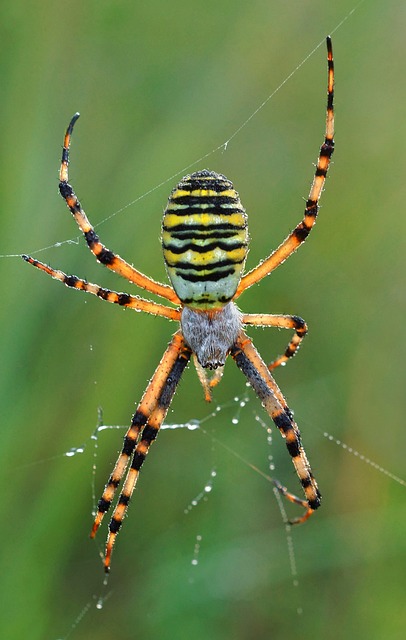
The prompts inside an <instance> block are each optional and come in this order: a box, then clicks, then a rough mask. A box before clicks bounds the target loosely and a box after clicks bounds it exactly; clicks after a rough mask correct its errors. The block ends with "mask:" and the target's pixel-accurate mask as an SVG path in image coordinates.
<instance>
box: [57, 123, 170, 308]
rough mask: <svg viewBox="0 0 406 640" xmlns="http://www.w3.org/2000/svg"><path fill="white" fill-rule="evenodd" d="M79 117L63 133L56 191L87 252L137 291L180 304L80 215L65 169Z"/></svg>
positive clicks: (164, 286) (79, 206)
mask: <svg viewBox="0 0 406 640" xmlns="http://www.w3.org/2000/svg"><path fill="white" fill-rule="evenodd" d="M78 118H79V114H78V113H75V115H74V116H73V118H72V120H71V121H70V123H69V126H68V128H67V130H66V133H65V138H64V145H63V151H62V163H61V168H60V172H59V180H60V182H59V191H60V194H61V196H62V198H63V199H64V200H65V202H66V204H67V205H68V207H69V209H70V211H71V213H72V215H73V217H74V218H75V220H76V222H77V224H78V226H79V228H80V229H81V231H82V232H83V235H84V236H85V240H86V242H87V245H88V247H89V249H90V251H91V252H92V253H93V254H94V255H95V256H96V258H97V260H98V261H99V262H101V263H102V264H104V265H105V266H106V267H108V268H109V269H111V270H112V271H114V272H115V273H118V274H119V275H120V276H123V278H126V280H129V282H133V283H134V284H136V285H137V286H138V287H141V288H142V289H146V290H147V291H149V292H150V293H155V294H156V295H158V296H161V297H162V298H166V300H169V301H170V302H173V303H175V304H178V303H179V302H180V300H179V298H178V296H177V295H176V293H175V292H174V291H173V289H172V288H171V287H169V286H168V285H166V284H161V283H160V282H156V281H155V280H153V279H152V278H149V277H148V276H145V275H144V274H143V273H141V272H140V271H137V269H134V267H132V266H131V265H130V264H128V262H126V261H125V260H123V259H122V258H120V256H118V255H115V254H114V253H113V252H112V251H110V250H109V249H107V248H106V247H105V246H104V245H103V244H101V242H100V240H99V237H98V235H97V234H96V232H95V230H94V228H93V227H92V225H91V224H90V222H89V220H88V218H87V216H86V214H85V212H84V211H83V209H82V207H81V204H80V202H79V200H78V199H77V197H76V195H75V193H74V191H73V188H72V186H71V185H70V184H69V182H68V180H69V176H68V165H69V146H70V140H71V136H72V131H73V127H74V125H75V122H76V120H77V119H78Z"/></svg>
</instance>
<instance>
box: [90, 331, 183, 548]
mask: <svg viewBox="0 0 406 640" xmlns="http://www.w3.org/2000/svg"><path fill="white" fill-rule="evenodd" d="M189 358H190V350H189V348H188V347H186V346H185V342H184V340H183V337H182V334H181V333H180V332H177V333H175V335H174V336H173V338H172V341H171V342H170V343H169V346H168V348H167V350H166V351H165V353H164V355H163V357H162V359H161V362H160V363H159V365H158V367H157V369H156V371H155V373H154V375H153V376H152V378H151V380H150V382H149V385H148V387H147V389H146V391H145V393H144V395H143V397H142V399H141V402H140V404H139V405H138V408H137V410H136V412H135V413H134V415H133V418H132V421H131V426H130V428H129V429H128V431H127V433H126V435H125V437H124V444H123V448H122V450H121V453H120V455H119V457H118V459H117V462H116V464H115V467H114V469H113V472H112V474H111V476H110V478H109V481H108V483H107V484H106V487H105V489H104V492H103V495H102V497H101V498H100V500H99V503H98V512H97V514H96V517H95V520H94V523H93V528H92V531H91V534H90V536H91V537H92V538H94V536H95V535H96V532H97V530H98V528H99V526H100V524H101V521H102V519H103V516H104V514H105V513H106V511H108V509H109V508H110V505H111V503H112V500H113V498H114V494H115V492H116V489H117V487H118V485H119V484H120V482H121V479H122V477H123V475H124V473H125V470H126V468H127V466H128V463H129V461H130V459H131V458H133V461H132V467H133V466H134V465H137V464H138V465H139V467H138V470H139V468H140V467H141V464H142V463H141V457H142V446H145V444H144V445H142V443H143V442H144V440H145V439H146V438H149V441H150V442H152V439H153V438H152V437H151V434H152V433H156V430H155V431H154V432H153V431H151V429H150V428H149V427H148V425H149V420H151V419H152V416H153V414H154V412H156V415H158V414H159V412H160V411H161V409H162V407H165V411H164V413H163V417H162V419H163V418H164V417H165V415H166V411H167V410H168V407H169V404H170V401H171V400H172V397H173V394H174V393H175V389H176V385H177V383H178V382H179V378H180V376H181V374H182V372H183V370H184V368H185V367H186V365H187V363H188V361H189ZM154 425H156V417H155V418H154V419H153V420H152V428H154ZM141 432H142V433H141ZM140 433H141V439H140V440H139V437H140ZM144 434H145V435H144ZM137 444H139V445H140V447H141V449H138V446H137ZM144 457H145V455H144ZM142 460H143V458H142ZM132 467H131V468H132ZM126 484H127V481H126ZM134 485H135V483H134ZM123 493H124V490H123ZM130 493H131V492H130ZM129 496H130V494H129V495H128V500H129ZM128 500H127V502H128ZM113 519H114V516H113ZM112 522H113V520H112ZM120 524H121V521H120ZM113 527H114V525H113ZM116 528H117V531H118V528H119V527H116ZM117 531H116V533H117ZM111 546H112V545H111Z"/></svg>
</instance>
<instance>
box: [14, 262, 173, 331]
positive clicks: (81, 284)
mask: <svg viewBox="0 0 406 640" xmlns="http://www.w3.org/2000/svg"><path fill="white" fill-rule="evenodd" d="M21 257H22V258H23V259H24V260H25V261H26V262H28V263H29V264H32V265H33V266H34V267H37V268H38V269H40V270H41V271H44V272H45V273H47V274H48V275H49V276H51V277H52V278H55V280H59V281H60V282H63V284H65V285H66V286H67V287H72V288H73V289H78V290H80V291H85V292H86V293H92V294H93V295H95V296H97V297H98V298H101V300H107V302H113V303H114V304H119V305H120V306H121V307H127V309H135V310H136V311H146V312H147V313H152V314H153V315H154V316H163V317H165V318H168V319H169V320H180V311H178V310H177V309H172V307H166V306H165V305H163V304H158V303H156V302H151V301H150V300H144V298H140V296H131V295H130V294H129V293H118V292H117V291H110V289H104V288H103V287H99V285H98V284H92V283H91V282H86V280H82V279H80V278H78V277H77V276H68V275H66V273H64V272H63V271H60V270H59V269H52V267H49V266H48V265H47V264H44V263H43V262H40V261H39V260H35V259H34V258H31V257H30V256H26V255H23V256H21Z"/></svg>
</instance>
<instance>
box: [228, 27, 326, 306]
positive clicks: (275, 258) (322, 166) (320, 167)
mask: <svg viewBox="0 0 406 640" xmlns="http://www.w3.org/2000/svg"><path fill="white" fill-rule="evenodd" d="M327 60H328V87H327V116H326V133H325V139H324V142H323V144H322V145H321V148H320V155H319V159H318V162H317V166H316V172H315V175H314V179H313V183H312V186H311V189H310V194H309V198H308V200H307V202H306V208H305V212H304V217H303V220H302V221H301V222H300V223H299V224H298V225H297V227H296V228H295V229H293V231H292V233H291V234H290V235H289V236H288V237H287V238H286V239H285V240H284V241H283V242H282V244H281V245H279V247H278V248H277V249H276V250H275V251H274V252H273V253H271V255H270V256H269V257H268V258H266V259H265V260H264V261H263V262H261V263H260V264H259V265H258V266H256V267H255V268H254V269H252V271H249V272H248V273H247V274H246V275H245V276H243V277H242V279H241V282H240V284H239V285H238V288H237V292H236V294H235V296H234V300H235V299H236V298H238V297H239V296H240V295H241V294H242V292H243V291H245V289H248V287H251V286H252V285H253V284H255V283H256V282H259V281H260V280H262V278H264V277H265V276H267V275H269V274H270V273H271V272H272V271H274V269H276V267H279V265H280V264H282V262H284V261H285V260H286V258H288V257H289V256H290V255H291V254H292V253H293V252H294V251H296V249H297V248H298V247H299V246H300V245H301V244H302V243H303V242H304V241H305V240H306V238H307V236H308V235H309V233H310V231H311V230H312V228H313V226H314V223H315V222H316V217H317V213H318V210H319V200H320V196H321V192H322V190H323V185H324V182H325V179H326V175H327V170H328V167H329V165H330V159H331V156H332V154H333V151H334V139H333V138H334V108H333V97H334V63H333V50H332V45H331V39H330V37H328V38H327Z"/></svg>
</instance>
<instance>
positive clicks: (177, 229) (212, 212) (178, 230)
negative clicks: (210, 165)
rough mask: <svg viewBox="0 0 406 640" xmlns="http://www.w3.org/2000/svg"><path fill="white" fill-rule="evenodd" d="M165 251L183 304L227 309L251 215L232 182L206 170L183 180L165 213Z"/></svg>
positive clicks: (237, 278) (245, 246)
mask: <svg viewBox="0 0 406 640" xmlns="http://www.w3.org/2000/svg"><path fill="white" fill-rule="evenodd" d="M162 247H163V251H164V259H165V263H166V267H167V271H168V275H169V278H170V280H171V282H172V286H173V288H174V289H175V291H176V293H177V295H178V296H179V298H180V299H181V300H182V302H183V303H184V304H186V305H188V306H191V307H195V308H197V309H201V310H206V309H214V308H216V307H217V308H219V307H222V306H224V305H225V304H227V303H228V302H229V301H230V300H231V298H232V297H233V296H234V294H235V292H236V289H237V286H238V283H239V281H240V279H241V273H242V270H243V268H244V263H245V259H246V257H247V250H248V228H247V215H246V213H245V211H244V209H243V207H242V205H241V202H240V198H239V195H238V193H237V192H236V191H235V189H234V187H233V185H232V183H231V182H230V181H229V180H227V178H225V177H224V176H223V175H221V174H218V173H214V171H207V170H205V171H198V172H196V173H193V174H191V175H190V176H186V177H185V178H183V180H182V181H181V182H180V183H179V184H178V185H177V187H175V189H174V190H173V191H172V193H171V195H170V197H169V200H168V204H167V207H166V209H165V213H164V217H163V221H162Z"/></svg>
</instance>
